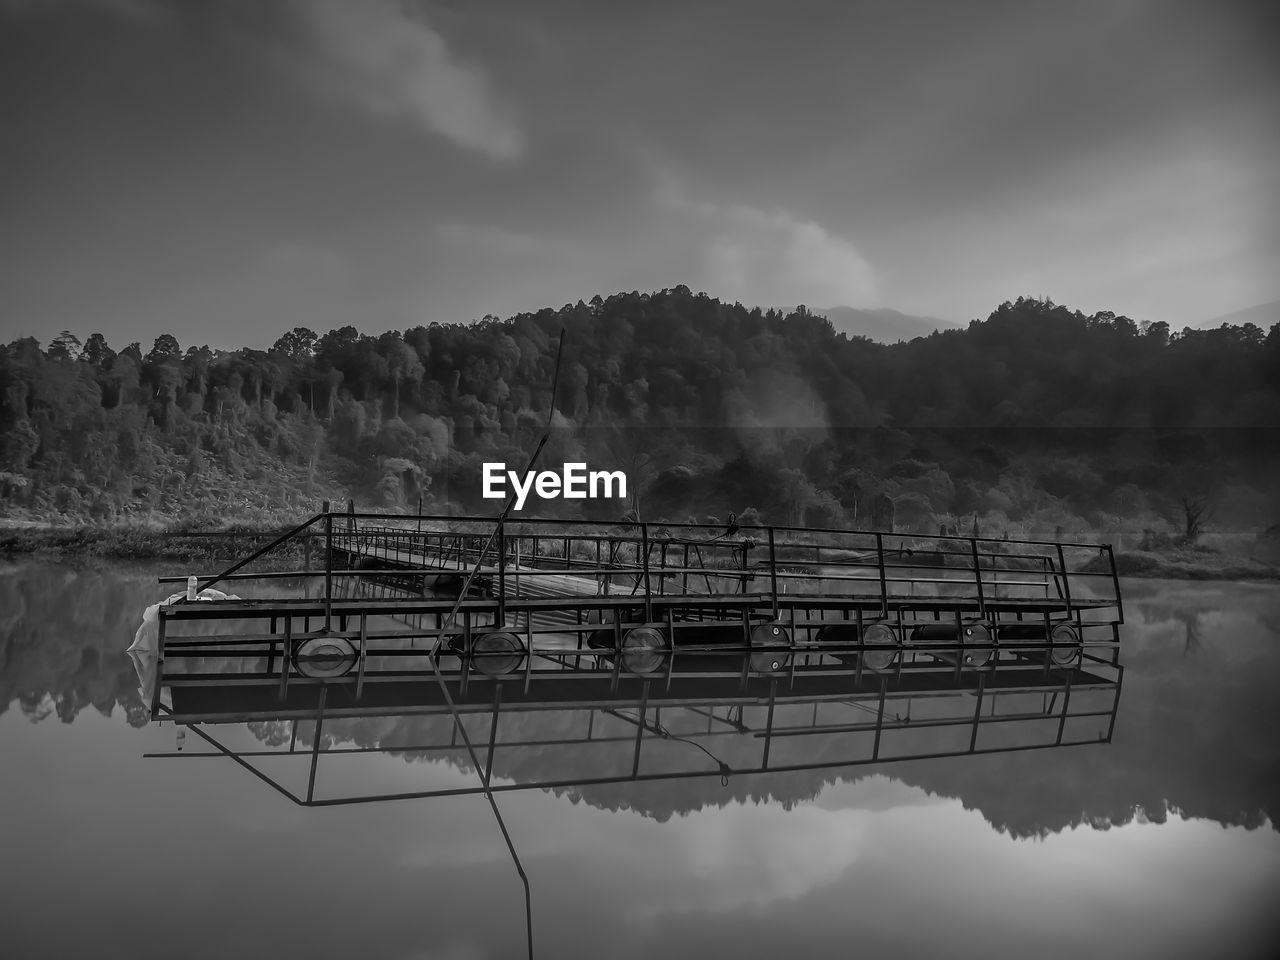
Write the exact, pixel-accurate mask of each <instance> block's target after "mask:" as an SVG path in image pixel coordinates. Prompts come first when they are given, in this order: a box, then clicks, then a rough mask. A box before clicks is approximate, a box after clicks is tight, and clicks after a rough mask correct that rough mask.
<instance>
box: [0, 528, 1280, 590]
mask: <svg viewBox="0 0 1280 960" xmlns="http://www.w3.org/2000/svg"><path fill="white" fill-rule="evenodd" d="M288 529H290V528H289V526H286V525H283V524H280V523H278V522H264V523H262V524H260V525H256V526H255V525H244V526H238V527H232V528H228V529H225V530H217V531H210V530H192V529H190V528H189V527H188V526H185V525H178V524H174V525H169V526H155V525H151V526H144V525H120V526H109V525H83V526H73V525H67V526H44V525H39V524H34V523H29V522H22V521H16V522H15V521H6V520H2V519H0V556H10V557H13V556H40V557H45V558H50V557H53V558H66V559H69V560H70V559H100V560H173V561H182V562H210V563H215V562H216V563H228V564H230V563H234V562H235V561H236V560H238V559H240V558H242V557H245V556H248V555H249V554H250V553H252V552H253V551H255V550H257V549H259V548H260V547H263V546H265V545H266V544H267V543H269V542H270V541H271V540H273V539H274V538H275V537H277V536H279V535H280V534H282V533H283V532H285V531H286V530H288ZM313 550H314V551H315V554H314V557H313V562H319V559H320V553H321V551H320V550H319V549H316V548H315V547H314V546H313ZM305 554H306V547H305V545H304V543H303V542H302V540H301V539H298V540H295V541H293V542H291V543H288V544H284V545H282V546H280V547H277V548H276V549H275V550H273V551H271V553H270V554H268V555H267V557H265V558H264V559H263V560H262V561H261V562H260V563H259V564H257V565H255V568H256V569H267V568H275V569H286V568H289V567H298V566H300V565H301V564H302V562H303V561H304V560H305ZM1115 558H1116V570H1117V572H1118V573H1119V574H1120V576H1122V577H1143V578H1151V579H1169V580H1280V568H1277V567H1275V566H1272V565H1269V564H1266V563H1262V562H1260V561H1258V560H1254V559H1250V558H1247V557H1242V556H1239V555H1233V554H1229V553H1223V552H1219V551H1217V550H1214V549H1212V548H1209V547H1203V546H1197V547H1187V546H1178V547H1168V548H1161V549H1157V550H1127V551H1122V552H1117V553H1116V555H1115ZM1101 563H1102V561H1101V559H1099V560H1096V561H1094V564H1093V565H1099V564H1101ZM1091 566H1092V565H1091ZM1086 569H1087V568H1086ZM1098 570H1099V572H1101V571H1102V567H1101V566H1098Z"/></svg>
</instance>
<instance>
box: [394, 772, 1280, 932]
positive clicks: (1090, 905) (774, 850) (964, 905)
mask: <svg viewBox="0 0 1280 960" xmlns="http://www.w3.org/2000/svg"><path fill="white" fill-rule="evenodd" d="M859 800H865V801H866V802H867V804H868V806H870V807H874V809H868V808H866V807H861V806H859V805H858V804H859ZM895 801H896V802H895ZM499 804H500V805H501V807H502V809H503V812H504V815H505V817H506V820H507V824H508V826H509V828H510V829H511V833H512V837H513V839H514V841H515V844H516V849H517V850H518V851H519V853H520V856H521V859H522V861H523V862H524V865H525V868H526V870H527V871H528V872H529V876H530V880H531V883H532V885H533V896H534V903H535V911H539V912H540V911H542V910H546V911H549V912H550V913H551V914H558V913H559V912H560V911H562V910H564V909H568V906H567V905H568V904H570V903H574V902H580V899H581V897H583V896H588V895H591V894H592V893H593V891H599V892H603V891H612V892H613V893H614V894H616V897H606V898H605V900H604V901H601V902H599V903H597V904H596V909H598V910H599V911H601V915H600V916H599V917H597V918H596V920H595V921H594V922H595V923H598V924H603V925H604V926H605V927H608V926H610V924H611V923H612V922H613V921H610V920H609V916H610V914H612V915H614V916H615V918H616V920H617V921H618V922H622V923H624V924H628V925H631V927H632V928H633V929H634V930H636V931H639V930H646V931H651V935H653V936H655V937H657V936H659V931H660V930H662V929H663V928H665V927H666V926H667V925H669V923H670V922H673V921H674V919H675V918H677V917H698V915H703V916H701V917H698V920H697V922H698V923H699V924H702V923H717V922H718V923H726V922H730V921H732V922H733V923H735V924H736V923H737V918H742V917H745V916H760V917H766V916H773V917H777V916H779V911H781V912H783V913H785V914H786V915H788V916H790V917H792V918H793V920H794V923H796V924H805V923H813V922H817V923H818V924H819V925H821V924H822V923H825V922H826V921H825V920H823V919H822V918H823V917H826V916H827V915H828V914H829V910H830V904H831V902H833V901H835V900H839V901H842V902H847V903H849V904H856V910H855V911H854V912H855V913H856V922H857V924H858V929H859V933H860V934H863V933H865V934H867V935H869V936H872V938H873V939H875V938H877V937H883V938H885V939H886V941H887V942H893V943H895V944H897V945H899V946H901V947H903V948H904V949H903V950H902V953H903V954H904V955H909V954H910V953H911V952H913V951H919V952H920V953H921V955H927V954H930V953H938V952H939V951H942V952H946V951H947V950H949V945H952V944H954V942H956V941H955V938H957V937H960V938H965V940H966V942H970V943H973V942H976V941H973V940H972V939H969V938H972V937H975V936H980V935H981V934H982V931H983V930H984V929H985V930H986V931H987V932H988V933H989V932H990V931H991V930H992V929H995V928H996V927H998V929H999V930H1000V931H1001V936H1002V938H1004V939H1005V940H1006V941H1007V943H1006V944H1005V946H1002V947H1001V948H1000V949H999V950H997V951H996V953H997V954H998V955H1006V956H1017V955H1020V951H1021V950H1024V949H1025V950H1038V949H1040V948H1041V947H1043V946H1044V945H1046V944H1056V945H1057V947H1058V949H1056V950H1055V951H1050V953H1052V954H1053V955H1061V956H1068V955H1071V954H1072V952H1073V951H1077V952H1078V951H1085V952H1096V949H1097V947H1098V945H1099V944H1101V943H1112V944H1114V945H1115V946H1114V950H1113V952H1112V954H1111V955H1114V956H1127V955H1133V953H1134V951H1135V950H1136V949H1138V948H1139V947H1141V948H1142V950H1145V949H1146V948H1147V946H1148V945H1153V944H1154V945H1165V946H1167V947H1169V948H1170V949H1171V950H1172V952H1173V953H1174V954H1178V955H1184V954H1186V953H1187V949H1186V947H1185V945H1184V943H1183V941H1184V940H1186V942H1187V943H1190V942H1193V941H1194V938H1195V937H1197V936H1201V935H1203V933H1204V931H1206V930H1209V929H1212V928H1213V927H1214V925H1215V924H1218V925H1220V924H1223V923H1234V924H1235V925H1236V930H1237V935H1238V936H1239V937H1247V936H1250V935H1253V933H1256V930H1257V927H1258V917H1259V916H1264V915H1265V913H1264V905H1265V903H1266V902H1267V901H1268V899H1269V898H1270V897H1272V896H1274V895H1275V894H1277V893H1280V882H1278V881H1280V835H1278V834H1276V833H1275V832H1273V831H1271V830H1270V829H1269V828H1263V829H1261V830H1245V829H1243V828H1238V827H1231V828H1226V829H1224V828H1222V827H1220V826H1219V825H1218V824H1216V823H1214V822H1212V821H1205V820H1195V819H1186V818H1184V817H1182V816H1181V815H1179V814H1177V813H1176V812H1173V813H1171V814H1170V816H1169V819H1168V821H1167V822H1165V823H1162V824H1157V823H1151V822H1143V821H1141V820H1135V821H1134V822H1132V823H1129V824H1126V825H1124V826H1118V827H1112V828H1111V829H1109V830H1099V829H1096V828H1093V827H1091V826H1079V827H1075V828H1072V829H1069V830H1065V831H1063V832H1062V833H1059V834H1051V835H1049V836H1047V837H1036V838H1024V839H1017V838H1014V837H1011V836H1009V835H1008V834H1005V833H1001V832H998V831H996V830H994V829H993V828H991V827H990V826H989V825H988V824H987V823H986V822H985V821H984V820H983V818H982V816H981V814H980V813H979V812H977V811H973V810H965V809H964V807H963V805H962V804H961V803H960V802H959V801H957V800H951V799H940V798H936V797H933V796H930V795H928V794H926V793H925V792H924V791H922V790H919V789H918V788H914V787H908V786H906V785H904V784H901V783H898V782H896V781H891V780H889V779H888V778H885V777H879V776H877V777H871V778H868V779H867V780H864V781H858V782H855V783H849V784H842V785H840V786H837V787H833V788H830V789H828V790H825V791H823V793H822V795H821V796H820V797H819V798H818V801H817V802H816V803H813V804H806V805H803V806H800V807H796V808H795V809H792V810H790V811H786V810H783V809H782V808H780V807H779V806H777V805H774V804H759V805H756V804H741V803H733V804H731V805H729V806H728V807H726V808H724V809H721V810H713V811H706V812H697V813H691V814H686V815H681V816H676V817H673V818H672V819H670V820H669V821H667V822H665V823H658V822H655V821H653V820H649V819H646V818H644V817H641V816H639V815H637V814H634V813H630V812H618V813H611V812H608V811H603V810H599V809H595V808H592V807H586V806H583V805H580V804H570V803H568V802H566V801H565V800H564V799H563V798H557V797H553V796H549V795H546V794H524V795H520V796H518V797H516V796H507V797H500V798H499ZM482 816H487V809H482V804H475V805H473V806H472V807H471V809H470V814H469V816H468V818H467V820H466V823H465V826H466V829H458V830H454V831H449V832H447V833H446V832H443V831H441V832H440V834H439V835H435V836H432V837H431V839H430V842H429V843H427V842H425V841H424V842H423V843H421V844H419V845H417V846H414V847H411V848H409V849H407V850H406V852H405V853H404V856H403V861H402V862H403V865H404V866H408V867H410V868H413V869H420V870H424V871H430V872H431V873H437V872H439V871H440V869H441V868H442V867H463V866H477V865H480V864H486V863H487V864H490V865H492V866H494V867H498V868H499V869H501V867H500V865H501V864H502V862H503V861H504V860H505V859H506V852H505V849H504V848H503V846H502V842H501V839H500V836H499V835H498V831H497V828H496V825H494V824H493V822H492V820H489V822H488V823H484V822H483V821H482V820H481V819H479V818H480V817H482ZM478 838H483V839H482V840H480V841H479V842H478ZM477 848H482V849H480V850H478V849H477ZM539 904H541V905H542V906H541V907H539V906H538V905H539ZM1064 905H1065V906H1066V908H1064ZM851 909H853V908H851ZM922 910H924V911H927V913H928V916H929V921H928V922H927V923H921V922H920V917H921V911H922ZM705 915H720V916H721V917H722V918H723V919H722V920H720V921H716V920H712V919H710V918H709V917H707V916H705ZM847 919H848V920H853V919H854V916H853V914H850V916H849V918H847ZM659 920H661V921H662V922H661V923H659V922H658V921H659ZM690 922H693V921H692V920H690ZM993 925H995V926H993ZM1187 938H1190V939H1187ZM635 946H636V953H635V955H637V956H641V955H646V953H647V952H651V951H650V950H649V948H651V947H653V946H654V944H652V943H651V944H648V945H647V946H646V944H645V943H644V942H637V943H636V944H635ZM906 947H910V948H911V949H910V950H908V949H905V948H906ZM1103 952H1104V953H1105V951H1103ZM975 955H976V954H975ZM1021 955H1026V954H1021Z"/></svg>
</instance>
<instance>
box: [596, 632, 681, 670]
mask: <svg viewBox="0 0 1280 960" xmlns="http://www.w3.org/2000/svg"><path fill="white" fill-rule="evenodd" d="M587 646H588V647H590V648H591V649H593V650H599V651H600V652H601V655H602V656H604V657H606V658H609V659H612V657H613V652H614V632H613V630H612V629H602V630H592V631H591V633H590V635H589V636H588V637H587ZM666 662H667V637H666V634H665V633H664V632H663V630H662V629H661V628H660V627H650V626H639V627H623V629H622V668H623V669H624V670H627V671H628V672H630V673H634V674H637V675H640V676H644V675H646V674H651V673H657V672H658V671H659V670H661V669H662V668H663V665H664V664H665V663H666Z"/></svg>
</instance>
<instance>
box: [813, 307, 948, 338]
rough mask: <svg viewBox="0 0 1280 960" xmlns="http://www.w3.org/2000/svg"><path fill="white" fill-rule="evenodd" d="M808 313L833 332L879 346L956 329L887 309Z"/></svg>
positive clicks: (944, 322)
mask: <svg viewBox="0 0 1280 960" xmlns="http://www.w3.org/2000/svg"><path fill="white" fill-rule="evenodd" d="M810 312H812V313H815V314H817V315H818V316H821V317H826V318H827V319H828V320H830V321H831V325H832V326H833V327H835V329H836V333H843V334H846V335H848V336H850V337H866V338H868V339H870V340H876V341H878V342H880V343H897V342H898V341H899V340H914V339H915V338H916V337H927V336H929V334H931V333H933V332H934V331H935V330H952V329H955V328H956V326H957V324H954V323H952V322H950V321H949V320H939V319H938V318H937V317H920V316H915V315H914V314H910V313H902V312H901V311H898V310H893V309H891V308H889V307H877V308H874V309H861V308H858V307H823V308H818V307H815V308H814V309H813V310H812V311H810Z"/></svg>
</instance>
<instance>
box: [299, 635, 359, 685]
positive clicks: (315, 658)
mask: <svg viewBox="0 0 1280 960" xmlns="http://www.w3.org/2000/svg"><path fill="white" fill-rule="evenodd" d="M293 665H294V666H295V667H296V668H297V670H298V672H299V673H300V674H302V675H303V676H304V677H313V678H316V679H319V680H325V679H330V678H332V677H341V676H342V675H343V674H345V673H347V672H348V671H350V669H351V668H352V667H354V666H355V665H356V648H355V647H354V646H352V644H351V641H350V640H348V639H346V638H345V637H312V638H310V639H309V640H303V641H302V642H301V643H299V644H298V645H297V646H296V647H294V650H293Z"/></svg>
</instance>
